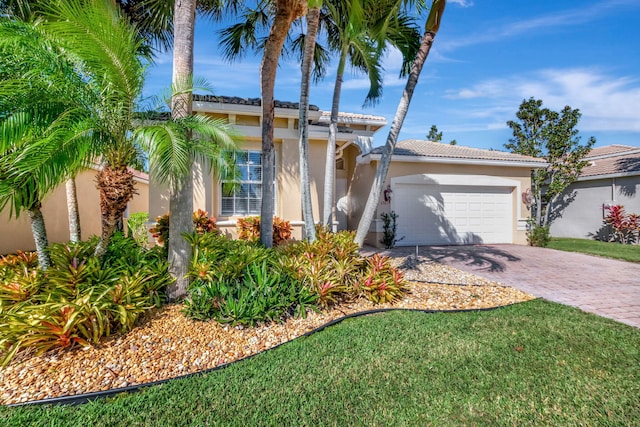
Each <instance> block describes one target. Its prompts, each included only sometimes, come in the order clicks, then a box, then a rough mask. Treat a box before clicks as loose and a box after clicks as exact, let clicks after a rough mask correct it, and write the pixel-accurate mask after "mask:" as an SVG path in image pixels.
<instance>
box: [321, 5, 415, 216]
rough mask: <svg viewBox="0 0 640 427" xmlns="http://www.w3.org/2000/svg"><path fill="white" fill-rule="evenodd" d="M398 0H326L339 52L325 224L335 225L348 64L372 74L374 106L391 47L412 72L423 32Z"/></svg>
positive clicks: (369, 101)
mask: <svg viewBox="0 0 640 427" xmlns="http://www.w3.org/2000/svg"><path fill="white" fill-rule="evenodd" d="M402 3H405V2H402V1H398V0H352V1H344V0H328V1H327V2H326V3H325V4H326V7H327V12H328V14H327V15H328V16H327V18H328V19H327V22H326V30H327V40H328V44H329V47H330V50H331V51H333V52H336V53H337V55H338V66H337V70H336V80H335V84H334V89H333V100H332V104H331V117H330V121H329V139H328V140H327V154H326V163H325V175H324V206H323V218H322V221H323V224H324V225H326V226H329V227H332V223H333V204H334V199H335V197H334V188H335V163H336V139H337V134H338V114H339V109H340V94H341V91H342V82H343V78H344V72H345V68H346V65H347V62H349V63H350V64H351V66H352V67H353V68H354V69H356V70H358V71H360V72H362V73H364V74H366V75H367V76H368V77H369V93H368V94H367V96H366V98H365V102H364V105H365V106H367V105H375V103H376V102H377V100H378V99H379V98H380V97H381V96H382V65H381V59H382V56H383V54H384V53H385V51H386V50H387V49H388V46H389V45H392V46H394V47H396V48H397V49H398V50H399V51H400V52H401V53H402V56H403V65H402V67H401V71H400V76H401V77H402V76H404V75H406V74H407V71H408V64H410V62H411V61H412V60H413V58H415V55H416V52H417V51H418V47H419V38H420V33H419V32H418V30H417V28H416V26H415V24H414V20H413V19H412V18H410V17H409V15H408V14H407V13H406V11H405V10H403V7H402Z"/></svg>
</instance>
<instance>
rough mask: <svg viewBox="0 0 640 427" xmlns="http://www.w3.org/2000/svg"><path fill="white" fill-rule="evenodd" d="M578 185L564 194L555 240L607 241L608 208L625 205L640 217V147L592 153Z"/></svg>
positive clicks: (600, 149)
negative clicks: (639, 214) (605, 222)
mask: <svg viewBox="0 0 640 427" xmlns="http://www.w3.org/2000/svg"><path fill="white" fill-rule="evenodd" d="M586 160H588V161H589V164H588V166H586V167H585V168H584V169H583V170H582V173H581V174H580V178H578V181H577V182H575V183H573V184H571V185H570V186H569V187H568V188H567V190H566V191H565V192H564V194H563V196H564V202H562V203H561V206H559V207H557V208H556V209H558V208H559V210H560V212H559V214H558V217H557V218H554V221H553V223H552V224H551V235H552V236H556V237H576V238H593V237H598V238H601V239H602V238H605V239H606V236H605V235H604V234H602V233H603V232H604V228H603V220H604V217H605V216H606V215H607V210H606V207H607V206H610V205H623V206H624V208H625V211H626V212H627V213H640V194H638V193H639V191H640V147H631V146H627V145H616V144H614V145H608V146H605V147H597V148H594V149H592V150H591V152H590V153H589V155H588V156H587V157H586Z"/></svg>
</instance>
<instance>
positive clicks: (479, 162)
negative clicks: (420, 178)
mask: <svg viewBox="0 0 640 427" xmlns="http://www.w3.org/2000/svg"><path fill="white" fill-rule="evenodd" d="M381 158H382V155H381V154H367V155H365V156H358V162H359V163H371V162H373V161H380V159H381ZM391 161H396V162H406V163H446V164H458V165H475V166H511V167H522V168H536V169H537V168H544V167H546V166H547V165H548V163H547V162H532V161H518V160H497V159H460V158H454V157H430V156H405V155H393V156H392V158H391Z"/></svg>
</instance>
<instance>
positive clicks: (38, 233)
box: [27, 203, 51, 270]
mask: <svg viewBox="0 0 640 427" xmlns="http://www.w3.org/2000/svg"><path fill="white" fill-rule="evenodd" d="M27 215H28V216H29V222H30V223H31V233H32V234H33V240H34V242H35V244H36V252H37V253H38V266H39V267H40V269H41V270H46V269H47V268H49V267H51V257H49V250H48V246H49V240H48V239H47V228H46V227H45V225H44V217H43V216H42V211H41V210H40V203H37V204H36V205H35V207H32V208H31V209H28V210H27Z"/></svg>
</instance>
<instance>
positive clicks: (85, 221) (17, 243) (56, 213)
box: [0, 169, 149, 254]
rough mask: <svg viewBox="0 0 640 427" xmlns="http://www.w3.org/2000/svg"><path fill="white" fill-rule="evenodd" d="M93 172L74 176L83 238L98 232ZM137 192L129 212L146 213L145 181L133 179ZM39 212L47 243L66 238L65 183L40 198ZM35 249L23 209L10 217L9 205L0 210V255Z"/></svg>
mask: <svg viewBox="0 0 640 427" xmlns="http://www.w3.org/2000/svg"><path fill="white" fill-rule="evenodd" d="M96 174H97V171H96V170H93V169H90V170H86V171H84V172H81V173H80V174H78V176H77V177H76V190H77V194H78V207H79V209H80V227H81V230H82V237H83V239H86V238H88V237H89V236H91V235H99V234H100V205H99V203H100V198H99V196H98V190H97V188H96V182H95V177H96ZM136 191H137V192H138V194H137V195H136V196H134V198H133V200H132V201H131V202H130V203H129V209H128V212H129V213H134V212H147V211H148V206H149V185H148V183H147V182H146V181H145V182H142V181H139V180H136ZM42 214H43V216H44V221H45V225H46V227H47V237H48V239H49V243H50V244H51V243H58V242H66V241H68V240H69V221H68V215H67V196H66V191H65V186H64V185H61V186H59V187H58V188H56V189H55V190H54V191H53V192H52V193H51V194H48V195H47V196H46V197H45V198H44V199H43V201H42ZM34 249H35V244H34V242H33V235H32V234H31V226H30V224H29V219H28V217H27V214H26V212H25V213H22V214H21V215H20V217H19V218H18V219H15V218H13V219H10V218H9V211H8V208H7V209H6V210H5V211H3V212H0V254H6V253H12V252H15V251H17V250H23V251H26V250H34Z"/></svg>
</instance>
